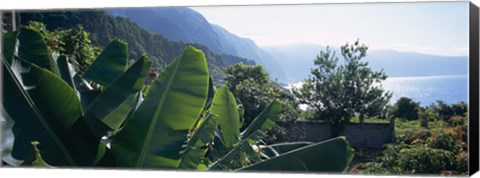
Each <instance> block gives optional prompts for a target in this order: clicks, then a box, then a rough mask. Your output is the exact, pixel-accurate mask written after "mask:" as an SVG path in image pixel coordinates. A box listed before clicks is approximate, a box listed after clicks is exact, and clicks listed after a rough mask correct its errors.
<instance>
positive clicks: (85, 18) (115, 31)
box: [20, 11, 252, 80]
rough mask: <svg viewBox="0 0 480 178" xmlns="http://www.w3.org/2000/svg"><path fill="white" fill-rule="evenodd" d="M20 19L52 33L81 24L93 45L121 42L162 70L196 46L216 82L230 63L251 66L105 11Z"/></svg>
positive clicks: (36, 14)
mask: <svg viewBox="0 0 480 178" xmlns="http://www.w3.org/2000/svg"><path fill="white" fill-rule="evenodd" d="M20 16H21V23H22V24H27V23H28V22H29V21H39V22H42V23H45V24H46V25H47V28H48V29H49V30H55V29H65V28H71V27H74V26H76V25H79V24H81V25H83V27H84V28H85V30H86V31H88V32H90V33H91V36H90V38H91V39H92V42H93V43H94V44H97V45H99V46H102V47H105V46H106V45H108V43H109V42H110V41H111V40H112V39H115V38H119V39H122V40H124V41H126V42H127V43H128V45H129V56H130V58H131V59H138V58H139V57H140V55H142V54H144V53H145V54H148V55H149V56H150V58H152V59H153V61H154V65H156V66H160V67H163V66H165V65H166V64H168V63H170V62H171V61H172V60H173V59H175V58H176V57H178V56H179V55H180V54H181V52H182V51H183V50H184V49H185V47H186V46H187V45H193V46H195V47H197V48H199V49H201V50H202V51H203V52H204V53H205V56H206V58H207V61H208V64H209V69H210V73H211V74H212V76H213V77H214V79H215V80H220V79H223V77H224V76H225V74H224V72H223V71H222V68H223V67H226V66H228V65H227V64H234V63H237V62H244V63H252V61H249V60H247V59H243V58H239V57H236V56H229V57H222V55H219V54H216V53H214V52H212V51H211V50H209V48H208V47H206V46H204V45H200V44H195V43H185V42H179V41H172V40H169V39H167V38H165V37H164V36H162V35H158V34H155V33H152V32H150V31H148V30H145V29H143V28H141V27H139V26H138V25H137V24H136V23H134V22H131V21H130V20H129V19H127V18H123V17H114V16H111V15H109V14H107V13H105V12H103V11H64V12H60V11H44V12H21V14H20ZM226 60H227V61H226Z"/></svg>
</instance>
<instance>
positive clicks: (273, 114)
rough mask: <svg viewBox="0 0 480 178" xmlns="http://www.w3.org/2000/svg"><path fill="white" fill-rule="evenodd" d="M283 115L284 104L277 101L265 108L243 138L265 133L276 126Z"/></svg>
mask: <svg viewBox="0 0 480 178" xmlns="http://www.w3.org/2000/svg"><path fill="white" fill-rule="evenodd" d="M281 113H282V104H281V103H280V102H278V101H277V100H275V101H273V102H272V103H271V104H270V105H269V106H268V107H267V108H265V109H264V110H263V111H262V112H261V113H260V114H259V115H258V116H257V117H256V118H255V119H254V120H253V121H252V122H251V123H250V125H248V127H247V128H246V129H245V131H244V132H243V133H242V138H247V137H250V135H251V134H253V133H254V132H256V131H261V132H265V131H267V130H269V129H271V128H272V127H273V126H275V124H276V123H275V122H276V121H277V120H278V119H279V118H280V115H281Z"/></svg>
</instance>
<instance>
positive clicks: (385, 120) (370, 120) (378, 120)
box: [350, 116, 390, 123]
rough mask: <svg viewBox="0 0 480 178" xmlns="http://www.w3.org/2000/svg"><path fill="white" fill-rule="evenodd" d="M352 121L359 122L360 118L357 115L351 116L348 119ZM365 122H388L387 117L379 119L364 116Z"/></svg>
mask: <svg viewBox="0 0 480 178" xmlns="http://www.w3.org/2000/svg"><path fill="white" fill-rule="evenodd" d="M350 122H352V123H360V118H359V117H358V116H355V117H352V119H351V120H350ZM365 123H390V120H388V119H380V118H373V117H365Z"/></svg>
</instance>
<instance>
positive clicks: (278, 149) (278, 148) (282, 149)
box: [261, 142, 312, 158]
mask: <svg viewBox="0 0 480 178" xmlns="http://www.w3.org/2000/svg"><path fill="white" fill-rule="evenodd" d="M311 144H312V143H310V142H288V143H278V144H273V145H268V146H263V147H261V151H262V153H263V154H265V155H266V156H268V157H269V158H272V157H275V156H279V155H281V154H283V153H286V152H289V151H292V150H295V149H298V148H301V147H304V146H308V145H311Z"/></svg>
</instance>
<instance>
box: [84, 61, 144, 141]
mask: <svg viewBox="0 0 480 178" xmlns="http://www.w3.org/2000/svg"><path fill="white" fill-rule="evenodd" d="M150 65H151V62H150V60H149V59H148V58H147V57H146V56H142V57H141V58H140V59H139V60H137V61H136V62H135V63H134V64H133V65H132V66H131V67H130V68H128V70H127V71H125V72H124V73H122V74H121V75H120V76H119V77H118V78H117V79H116V80H115V81H113V82H112V83H111V85H110V86H108V88H107V89H106V90H105V91H103V92H102V93H101V94H100V95H99V96H97V97H96V99H95V100H93V101H92V103H91V104H90V105H89V106H88V108H87V109H86V110H87V111H86V112H87V114H86V119H87V122H88V123H89V124H90V125H91V127H92V128H97V129H96V130H93V131H94V132H95V134H96V135H97V136H103V135H105V134H106V133H107V131H108V130H118V128H119V127H120V125H121V124H122V123H123V121H125V119H126V118H127V116H128V114H129V113H130V111H131V110H132V109H133V108H135V106H136V102H135V99H136V98H137V97H136V96H137V95H138V92H139V91H140V90H141V89H142V88H143V85H144V84H145V79H146V76H147V74H148V71H149V69H150ZM87 117H88V118H87ZM91 117H93V118H91ZM94 119H96V120H101V121H102V122H103V123H104V124H105V125H106V126H108V128H105V127H102V126H95V125H92V124H94V123H92V122H91V121H92V120H94Z"/></svg>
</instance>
